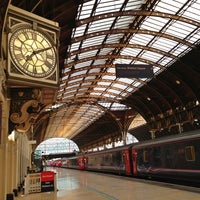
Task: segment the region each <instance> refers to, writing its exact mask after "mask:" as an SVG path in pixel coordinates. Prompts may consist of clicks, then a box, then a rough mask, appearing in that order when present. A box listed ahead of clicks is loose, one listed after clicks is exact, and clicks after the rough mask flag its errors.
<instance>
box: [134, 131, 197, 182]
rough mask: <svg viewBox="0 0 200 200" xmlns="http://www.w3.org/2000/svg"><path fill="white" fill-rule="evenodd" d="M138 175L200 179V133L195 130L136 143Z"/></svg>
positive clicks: (189, 179)
mask: <svg viewBox="0 0 200 200" xmlns="http://www.w3.org/2000/svg"><path fill="white" fill-rule="evenodd" d="M132 156H133V157H134V156H135V163H134V162H133V165H135V167H136V169H135V170H134V175H138V176H141V175H142V176H148V177H149V176H152V177H165V178H171V179H179V180H188V181H192V182H200V133H199V131H194V132H190V133H182V134H179V135H176V136H171V137H165V138H161V139H156V140H152V141H148V142H144V143H140V144H136V145H134V146H133V147H132Z"/></svg>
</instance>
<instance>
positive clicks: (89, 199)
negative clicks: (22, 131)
mask: <svg viewBox="0 0 200 200" xmlns="http://www.w3.org/2000/svg"><path fill="white" fill-rule="evenodd" d="M48 170H52V171H54V172H55V173H56V178H57V181H56V182H57V183H56V187H57V189H56V190H55V191H53V192H43V193H33V194H26V195H23V194H18V196H17V197H15V200H66V199H69V200H80V199H81V200H145V199H148V200H180V199H181V200H188V199H190V200H199V198H200V189H199V188H192V187H186V186H178V185H174V184H168V183H159V182H152V181H149V180H138V179H134V178H129V177H120V176H114V175H108V174H106V175H105V174H99V173H94V172H87V171H79V170H71V169H64V168H48Z"/></svg>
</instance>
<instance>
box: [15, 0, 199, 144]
mask: <svg viewBox="0 0 200 200" xmlns="http://www.w3.org/2000/svg"><path fill="white" fill-rule="evenodd" d="M12 4H13V5H15V6H18V7H21V8H23V9H26V10H28V11H30V12H33V13H35V14H38V15H40V16H43V17H45V18H48V19H51V20H54V21H56V22H58V23H59V25H60V38H59V40H60V41H59V42H60V46H59V67H60V85H59V88H58V90H57V96H56V101H55V102H54V105H53V106H49V108H48V109H46V112H49V113H50V117H49V122H48V126H47V128H46V132H45V134H44V137H43V138H42V139H43V140H45V139H48V138H53V137H66V138H69V139H73V140H74V139H75V142H76V143H77V144H78V142H79V139H80V138H79V135H80V134H81V133H83V132H84V131H85V130H86V129H88V128H89V127H93V126H92V125H93V124H94V123H96V122H97V121H99V119H100V118H102V117H103V116H106V115H107V113H110V112H115V111H119V112H120V111H127V112H128V111H130V110H134V112H132V115H134V116H138V114H139V115H141V116H142V117H143V118H144V123H145V122H146V121H148V122H150V121H151V119H154V118H155V117H156V116H158V115H162V116H163V113H166V112H168V111H169V110H175V109H176V107H178V106H179V105H181V106H182V107H184V106H185V105H186V104H187V103H188V102H191V101H195V102H198V98H197V96H196V95H195V94H194V91H197V86H196V85H197V84H190V83H189V82H186V81H185V82H184V81H182V79H181V78H190V80H192V82H193V83H195V82H198V81H197V79H198V76H196V77H197V78H196V79H193V77H194V76H193V74H195V71H196V72H199V69H196V68H195V70H194V67H195V65H196V63H194V64H192V62H193V61H194V60H195V59H190V60H187V62H182V63H181V65H183V66H184V68H185V70H184V69H183V70H181V75H179V74H180V73H176V71H175V72H174V73H169V74H168V75H167V76H165V77H164V78H165V80H164V78H162V77H161V79H157V77H158V76H159V75H160V74H162V72H166V71H168V68H170V66H172V65H173V64H174V63H177V62H180V61H181V59H180V58H182V57H184V56H185V55H187V54H188V53H189V52H191V51H192V50H195V49H196V48H197V47H198V45H199V43H200V17H199V16H200V15H199V13H200V0H173V1H169V0H82V1H74V0H68V1H66V0H54V1H51V3H49V1H41V0H40V1H39V0H37V1H36V0H35V1H30V2H27V1H25V0H22V1H18V0H12ZM195 58H196V60H197V56H196V57H195ZM116 64H130V65H150V66H152V69H153V77H152V78H149V77H148V78H134V77H132V78H120V77H116V68H115V65H116ZM190 69H191V71H190V73H187V71H188V72H189V70H190ZM189 76H190V77H189ZM166 79H167V80H166ZM152 80H153V81H154V82H153V84H152V85H151V86H149V87H145V86H147V85H148V84H149V83H150V82H151V81H152ZM198 80H199V79H198ZM156 81H158V82H156ZM180 83H183V84H182V85H181V84H180ZM177 86H181V87H177ZM144 87H145V89H144V90H143V91H142V92H141V91H140V89H141V88H144ZM192 87H193V88H192ZM184 91H185V92H186V94H187V95H185V96H184V95H179V94H183V92H184ZM135 93H137V95H136V96H135V97H134V96H132V95H133V94H135ZM166 94H168V95H166ZM129 97H131V98H129ZM127 99H128V101H127ZM178 104H179V105H178ZM106 120H107V118H105V123H104V125H103V124H102V125H101V126H100V125H99V126H97V127H96V128H98V129H101V133H98V134H97V131H96V130H92V129H91V130H92V132H93V134H91V136H88V135H83V137H82V138H81V139H82V140H83V138H84V139H85V138H86V137H87V138H88V139H87V140H84V142H85V143H87V142H88V141H89V140H92V139H93V140H98V137H103V136H104V135H103V133H104V132H106V129H107V125H106ZM116 120H117V119H115V121H116ZM111 126H112V128H111V129H110V130H108V131H109V132H112V131H113V132H114V131H116V130H115V129H114V128H115V127H116V124H115V123H110V127H111ZM36 132H37V130H36ZM95 134H96V138H93V137H94V135H95ZM39 137H40V136H38V138H39ZM80 143H81V142H80ZM80 143H79V144H80ZM82 144H83V143H82Z"/></svg>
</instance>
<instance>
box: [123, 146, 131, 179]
mask: <svg viewBox="0 0 200 200" xmlns="http://www.w3.org/2000/svg"><path fill="white" fill-rule="evenodd" d="M123 157H124V164H125V171H126V174H127V175H132V167H131V155H130V151H129V149H126V150H124V154H123Z"/></svg>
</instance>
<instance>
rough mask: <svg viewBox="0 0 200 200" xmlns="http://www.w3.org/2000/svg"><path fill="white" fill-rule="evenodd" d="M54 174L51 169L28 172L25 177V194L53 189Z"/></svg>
mask: <svg viewBox="0 0 200 200" xmlns="http://www.w3.org/2000/svg"><path fill="white" fill-rule="evenodd" d="M54 187H55V174H54V172H52V171H44V172H41V173H30V174H28V175H27V177H26V178H25V194H30V193H36V192H49V191H54Z"/></svg>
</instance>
